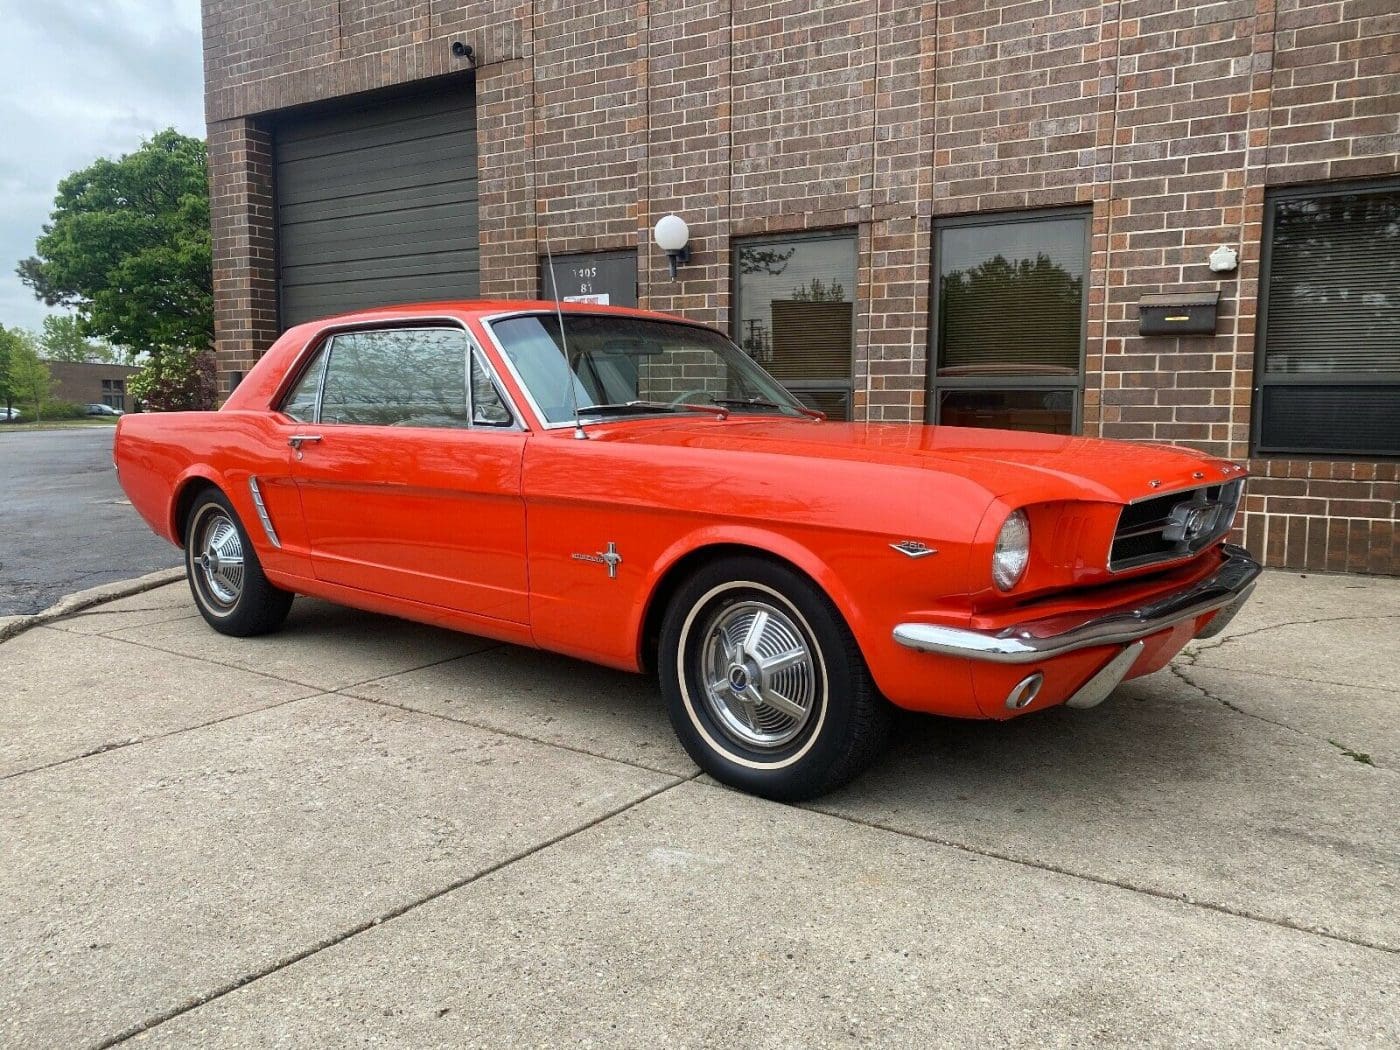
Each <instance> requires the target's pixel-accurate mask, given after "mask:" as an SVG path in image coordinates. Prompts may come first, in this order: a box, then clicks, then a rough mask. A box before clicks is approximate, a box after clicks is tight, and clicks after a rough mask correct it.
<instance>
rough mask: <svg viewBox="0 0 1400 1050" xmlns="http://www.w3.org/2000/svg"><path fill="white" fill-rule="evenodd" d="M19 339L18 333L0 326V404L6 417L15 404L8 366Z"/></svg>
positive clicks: (19, 341)
mask: <svg viewBox="0 0 1400 1050" xmlns="http://www.w3.org/2000/svg"><path fill="white" fill-rule="evenodd" d="M21 339H22V337H21V335H20V333H19V332H12V331H10V330H9V329H8V328H6V327H5V326H4V325H0V402H4V404H5V415H6V416H7V417H8V416H9V414H10V413H9V410H10V409H11V408H13V407H14V404H15V386H14V381H13V380H12V379H11V378H10V364H11V362H12V361H13V360H14V352H15V350H16V349H18V348H19V346H20V345H21Z"/></svg>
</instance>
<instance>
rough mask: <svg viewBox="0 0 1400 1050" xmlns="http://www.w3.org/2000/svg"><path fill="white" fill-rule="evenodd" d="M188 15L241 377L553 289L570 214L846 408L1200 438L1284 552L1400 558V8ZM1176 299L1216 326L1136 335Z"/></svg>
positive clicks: (786, 4)
mask: <svg viewBox="0 0 1400 1050" xmlns="http://www.w3.org/2000/svg"><path fill="white" fill-rule="evenodd" d="M204 33H205V75H206V84H207V89H206V90H207V99H206V103H207V115H208V120H209V146H210V165H211V179H212V187H213V216H214V238H215V240H214V246H215V248H214V251H215V287H216V294H217V300H218V302H217V336H218V345H219V352H220V359H221V382H222V383H223V385H224V389H227V388H228V384H229V383H231V382H236V381H237V378H238V376H239V375H240V374H241V373H242V371H244V370H246V369H247V368H248V367H249V365H250V364H251V363H252V362H253V361H254V360H255V359H256V357H257V355H258V354H259V353H260V352H261V351H262V350H263V349H265V348H266V347H267V346H268V345H269V344H270V343H271V342H272V341H273V339H275V338H276V336H277V335H278V334H279V331H280V330H281V327H282V326H283V325H284V324H286V323H292V322H294V321H296V320H301V319H304V318H305V317H307V316H314V315H315V314H316V313H317V312H320V313H325V312H331V310H332V309H339V308H348V307H352V306H356V305H369V304H370V303H372V302H375V301H393V300H399V301H402V300H405V299H424V298H447V297H452V296H459V297H460V296H467V295H476V294H478V293H479V294H482V295H486V296H492V297H535V296H538V295H539V294H540V292H541V278H542V264H541V258H542V256H543V255H544V252H545V247H546V240H548V242H549V246H550V247H551V248H552V250H553V253H554V254H555V256H556V257H558V258H557V259H556V263H557V264H558V266H557V269H558V270H559V272H561V273H565V274H566V276H567V274H568V273H574V274H584V275H587V274H592V273H599V272H606V273H608V274H611V275H613V277H612V278H611V279H610V280H611V283H610V285H609V290H610V293H611V294H612V295H613V301H614V302H619V301H631V299H632V298H633V297H635V300H636V301H637V302H638V303H640V304H641V305H643V306H646V307H651V308H654V309H659V310H665V311H672V312H675V313H679V314H683V315H685V316H688V317H691V318H694V319H697V320H701V321H705V322H709V323H712V324H715V325H718V326H720V327H721V328H724V329H726V330H727V331H729V332H730V333H731V335H732V336H733V337H734V339H735V340H736V341H737V342H739V343H740V344H741V345H743V346H745V347H746V348H747V349H749V350H750V352H751V353H754V354H755V356H757V357H758V358H759V359H760V360H761V361H763V363H764V364H765V365H767V366H768V367H769V368H770V370H772V371H773V372H774V373H775V374H777V375H778V376H779V377H780V378H782V379H783V380H784V382H786V383H788V384H789V385H790V386H791V387H792V388H793V389H794V390H796V391H798V392H800V394H801V395H802V396H803V397H805V398H806V399H808V400H809V401H811V402H812V403H814V404H818V405H820V406H821V407H823V408H826V409H827V410H828V411H831V412H833V413H835V414H848V415H850V416H851V417H853V418H857V419H870V420H934V421H940V422H959V423H964V424H971V425H1010V426H1020V427H1029V428H1036V429H1047V430H1059V431H1064V432H1080V433H1087V434H1101V435H1104V436H1108V437H1121V438H1133V439H1148V440H1161V441H1174V442H1184V443H1189V444H1193V445H1197V446H1200V447H1202V448H1206V449H1209V450H1211V451H1214V452H1218V453H1222V454H1225V455H1229V456H1232V457H1236V458H1239V459H1242V460H1248V461H1249V463H1250V466H1251V469H1252V470H1253V472H1254V474H1255V475H1256V477H1255V480H1254V481H1253V482H1252V488H1251V494H1250V495H1249V497H1248V500H1247V506H1246V515H1245V518H1244V532H1245V537H1246V542H1247V543H1248V544H1249V546H1250V547H1251V548H1252V549H1254V550H1255V551H1256V552H1258V553H1261V554H1263V555H1264V556H1265V558H1266V560H1267V561H1268V562H1269V563H1271V564H1273V565H1278V566H1289V567H1293V568H1300V569H1348V570H1362V571H1373V572H1386V573H1396V572H1400V539H1397V534H1396V533H1397V530H1396V521H1397V496H1400V474H1398V473H1397V470H1398V469H1400V15H1397V13H1396V6H1395V0H1224V2H1206V0H1026V2H1009V0H936V2H927V3H918V2H907V3H897V2H895V0H847V2H838V0H824V2H823V0H783V2H768V3H762V2H757V0H593V2H589V3H577V2H574V3H566V2H562V0H540V2H537V3H525V2H510V0H486V2H480V3H462V2H456V0H431V2H430V0H400V2H396V3H389V2H384V0H355V2H348V0H341V2H336V0H300V2H288V0H205V2H204ZM454 43H460V44H465V45H469V46H470V47H471V49H472V51H473V54H472V55H471V56H463V55H461V54H454V49H453V47H452V45H453V44H454ZM457 50H458V51H459V52H460V51H461V49H460V48H459V49H457ZM670 212H675V213H677V214H679V215H681V216H683V217H684V218H685V219H686V220H687V222H688V223H689V225H690V230H691V250H692V259H691V261H690V262H689V263H688V264H685V265H682V266H681V268H680V273H679V279H678V280H677V281H675V282H672V281H671V279H670V274H669V271H668V267H667V260H666V258H665V256H664V254H663V253H661V252H660V251H659V250H658V249H657V248H656V247H655V246H654V245H653V244H652V243H651V228H652V225H653V224H654V223H655V221H656V220H657V218H659V217H660V216H662V215H665V214H667V213H670ZM396 237H397V240H396ZM1222 245H1223V246H1226V247H1227V248H1229V249H1230V250H1231V251H1232V252H1233V253H1235V254H1236V255H1237V258H1238V263H1237V266H1236V267H1235V268H1233V269H1226V270H1223V271H1216V270H1213V269H1212V267H1211V264H1210V259H1211V256H1212V253H1215V252H1216V251H1217V249H1219V248H1220V247H1221V246H1222ZM1229 255H1230V252H1225V253H1220V259H1221V263H1222V264H1224V265H1228V264H1229V262H1230V260H1229V259H1228V256H1229ZM633 273H635V277H632V276H631V275H632V274H633ZM617 274H622V275H623V276H622V277H620V278H619V277H617V276H616V275H617ZM565 290H566V291H567V290H569V289H568V288H566V289H565ZM572 290H574V291H578V290H580V289H579V288H573V289H572ZM583 290H587V289H583ZM1163 293H1167V294H1168V295H1169V296H1173V297H1177V298H1172V299H1169V300H1168V305H1167V306H1166V307H1165V308H1163V309H1159V310H1157V311H1155V314H1153V315H1152V316H1155V317H1156V318H1157V319H1158V320H1159V321H1162V323H1163V324H1164V325H1165V326H1166V327H1167V328H1168V332H1169V333H1170V332H1171V331H1172V329H1171V328H1170V326H1171V325H1172V324H1182V323H1189V324H1192V325H1193V326H1194V321H1195V320H1196V319H1199V318H1200V317H1201V316H1202V315H1204V317H1205V324H1204V327H1205V328H1206V331H1205V333H1204V334H1194V335H1176V334H1165V335H1145V334H1142V332H1141V327H1142V324H1143V319H1142V317H1140V303H1141V301H1142V299H1143V297H1144V296H1146V295H1160V294H1163ZM1180 293H1207V294H1206V295H1205V296H1204V300H1205V301H1204V302H1198V303H1197V305H1195V306H1191V305H1189V304H1188V303H1187V302H1186V301H1185V300H1183V299H1181V298H1179V295H1180ZM1213 294H1214V295H1218V307H1215V306H1214V305H1213V304H1212V302H1211V298H1212V295H1213ZM1197 298H1198V299H1199V298H1200V296H1199V294H1198V296H1197ZM1212 313H1214V315H1215V316H1214V319H1213V321H1212V318H1211V314H1212ZM1188 316H1189V317H1191V318H1193V321H1192V322H1180V321H1170V320H1162V319H1163V318H1177V317H1188ZM1177 330H1178V331H1179V329H1177Z"/></svg>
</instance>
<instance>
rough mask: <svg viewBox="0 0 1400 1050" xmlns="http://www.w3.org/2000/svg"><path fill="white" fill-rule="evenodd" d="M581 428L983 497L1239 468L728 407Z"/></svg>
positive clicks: (1156, 485)
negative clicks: (893, 475)
mask: <svg viewBox="0 0 1400 1050" xmlns="http://www.w3.org/2000/svg"><path fill="white" fill-rule="evenodd" d="M588 433H589V435H590V437H594V438H597V439H599V440H604V441H609V442H622V443H630V444H637V445H657V446H669V447H685V448H697V449H700V448H706V449H722V450H728V451H733V452H741V453H742V452H749V453H757V454H768V455H781V456H799V457H805V458H811V459H818V460H845V461H857V462H866V463H871V464H875V465H883V466H889V467H910V468H916V469H922V470H930V471H936V472H939V473H943V474H950V475H954V476H957V477H962V478H966V479H968V480H971V481H974V482H976V483H978V484H980V485H982V486H983V487H984V488H985V489H986V490H987V491H988V493H989V494H990V495H992V496H995V497H1003V496H1005V497H1015V498H1018V499H1022V500H1024V501H1026V502H1030V501H1033V500H1051V499H1094V500H1101V501H1105V502H1112V503H1128V502H1131V501H1132V500H1135V499H1139V498H1141V497H1143V496H1150V495H1154V494H1156V493H1158V492H1170V491H1172V490H1173V489H1178V488H1190V487H1192V486H1197V485H1202V484H1209V483H1217V482H1220V481H1222V480H1227V479H1231V478H1234V477H1238V476H1240V474H1241V473H1242V471H1241V470H1240V469H1239V468H1237V467H1235V466H1233V465H1232V464H1230V463H1229V462H1228V461H1227V460H1222V459H1217V458H1215V457H1213V456H1209V455H1207V454H1205V453H1203V452H1198V451H1196V450H1195V449H1189V448H1181V447H1178V446H1173V445H1157V444H1145V443H1140V442H1128V441H1105V440H1101V439H1099V438H1088V437H1060V436H1057V435H1053V434H1035V433H1024V432H1019V431H1007V430H981V429H973V428H968V427H944V426H922V425H917V424H908V423H835V422H817V421H814V420H789V419H774V418H771V417H762V418H741V417H737V416H730V418H729V419H728V420H725V421H717V420H713V419H705V418H703V417H698V418H684V419H678V418H667V419H664V420H629V421H626V422H618V423H612V424H607V425H604V426H602V427H590V428H589V429H588Z"/></svg>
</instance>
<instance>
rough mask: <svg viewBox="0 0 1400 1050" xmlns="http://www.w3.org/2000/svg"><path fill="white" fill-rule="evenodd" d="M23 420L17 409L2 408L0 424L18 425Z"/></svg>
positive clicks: (0, 410)
mask: <svg viewBox="0 0 1400 1050" xmlns="http://www.w3.org/2000/svg"><path fill="white" fill-rule="evenodd" d="M23 418H24V416H23V415H22V414H21V413H20V410H19V409H17V408H0V423H18V422H19V421H20V420H21V419H23Z"/></svg>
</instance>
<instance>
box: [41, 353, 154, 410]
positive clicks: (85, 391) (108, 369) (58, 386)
mask: <svg viewBox="0 0 1400 1050" xmlns="http://www.w3.org/2000/svg"><path fill="white" fill-rule="evenodd" d="M46 364H47V365H48V366H49V372H50V373H51V374H52V375H53V378H54V386H53V392H52V393H51V394H50V395H49V396H50V397H51V398H53V400H55V401H71V402H73V403H74V404H75V405H110V406H111V407H112V408H119V409H121V410H122V411H123V412H130V411H131V410H132V409H133V408H134V407H135V404H134V403H133V401H132V399H131V395H130V394H128V393H127V392H126V381H127V380H128V379H130V378H131V377H132V376H133V375H135V374H136V373H137V372H139V371H140V369H138V368H132V367H131V366H130V365H108V364H84V363H82V362H78V361H48V362H46Z"/></svg>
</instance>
